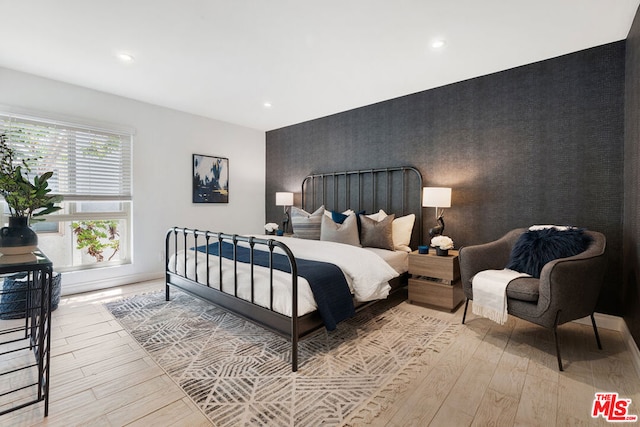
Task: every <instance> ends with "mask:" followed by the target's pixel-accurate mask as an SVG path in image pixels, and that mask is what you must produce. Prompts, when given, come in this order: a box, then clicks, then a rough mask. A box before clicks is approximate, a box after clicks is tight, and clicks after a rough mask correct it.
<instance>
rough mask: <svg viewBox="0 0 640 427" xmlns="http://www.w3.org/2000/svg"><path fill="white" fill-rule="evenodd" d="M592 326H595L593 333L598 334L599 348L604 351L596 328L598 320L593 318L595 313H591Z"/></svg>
mask: <svg viewBox="0 0 640 427" xmlns="http://www.w3.org/2000/svg"><path fill="white" fill-rule="evenodd" d="M591 324H592V325H593V332H594V333H595V334H596V342H597V343H598V348H599V349H600V350H602V343H601V342H600V335H599V334H598V327H597V326H596V319H595V318H594V317H593V313H591Z"/></svg>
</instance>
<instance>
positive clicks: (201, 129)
mask: <svg viewBox="0 0 640 427" xmlns="http://www.w3.org/2000/svg"><path fill="white" fill-rule="evenodd" d="M0 105H3V106H8V107H12V108H15V109H17V110H19V111H25V110H26V111H30V112H32V113H38V112H41V113H44V114H47V115H48V116H53V117H58V118H60V119H64V120H67V121H74V119H76V120H80V121H84V122H89V123H94V124H114V125H120V126H128V127H131V128H133V129H134V130H135V136H134V140H133V263H132V264H131V265H124V266H118V267H111V268H106V269H96V270H86V271H81V272H73V273H65V274H64V276H63V279H62V280H63V282H62V283H63V293H65V294H68V293H75V292H80V291H85V290H90V289H97V288H100V287H106V286H113V285H119V284H123V283H133V282H137V281H141V280H147V279H151V278H156V277H162V276H163V271H164V270H163V263H162V261H161V253H162V252H163V251H164V236H165V232H166V230H167V229H168V228H169V227H172V226H180V227H190V228H198V229H203V230H207V229H208V230H213V231H224V232H228V233H261V232H263V226H264V218H265V204H264V200H265V134H264V132H262V131H258V130H254V129H249V128H245V127H242V126H237V125H233V124H229V123H226V122H221V121H217V120H212V119H208V118H204V117H200V116H195V115H191V114H186V113H182V112H179V111H175V110H170V109H168V108H163V107H158V106H155V105H151V104H146V103H143V102H138V101H134V100H131V99H127V98H123V97H119V96H115V95H110V94H106V93H103V92H98V91H95V90H91V89H86V88H82V87H79V86H74V85H70V84H67V83H62V82H58V81H54V80H49V79H44V78H40V77H36V76H33V75H30V74H25V73H21V72H17V71H13V70H8V69H5V68H0ZM194 153H196V154H207V155H215V156H220V157H227V158H229V203H228V204H197V205H196V204H193V203H192V202H191V173H192V172H191V156H192V154H194ZM54 269H55V266H54Z"/></svg>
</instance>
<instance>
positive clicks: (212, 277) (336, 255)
mask: <svg viewBox="0 0 640 427" xmlns="http://www.w3.org/2000/svg"><path fill="white" fill-rule="evenodd" d="M256 237H261V238H274V239H276V240H279V241H281V242H282V243H284V244H285V245H287V246H288V247H289V249H291V251H292V252H293V254H294V256H295V257H296V258H300V259H309V260H315V261H324V262H329V263H332V264H335V265H337V266H338V267H339V268H340V269H341V270H342V272H343V274H344V276H345V278H346V280H347V283H348V285H349V288H350V289H351V293H352V294H353V295H354V296H355V299H356V301H372V300H376V299H383V298H386V297H387V296H388V295H389V290H390V289H391V287H390V286H389V283H388V282H389V280H391V279H393V278H394V277H397V276H398V272H396V270H394V269H393V268H392V267H391V266H390V265H389V264H388V263H387V262H385V261H384V260H383V259H382V258H381V257H380V256H378V255H376V254H375V253H374V252H371V251H368V250H366V249H363V248H359V247H356V246H351V245H345V244H342V243H334V242H325V241H318V240H305V239H298V238H291V237H275V236H256ZM259 246H261V245H257V246H256V249H262V248H264V249H267V248H266V247H264V246H262V248H260V247H259ZM274 252H275V253H283V252H282V251H280V250H279V249H278V248H276V250H275V251H274ZM196 256H197V257H198V258H197V260H198V261H197V265H198V269H197V275H198V277H197V278H198V280H197V281H198V282H200V283H202V284H206V283H207V266H206V254H204V253H202V252H197V254H196V252H195V251H192V250H190V251H187V266H186V271H187V274H186V277H188V278H189V279H191V280H195V278H196V277H195V276H196V275H195V273H196V272H195V268H194V266H195V262H194V260H195V257H196ZM177 258H178V262H177V264H176V262H175V255H174V256H172V257H171V259H170V261H169V270H170V271H172V272H174V273H177V274H179V275H182V276H184V275H185V265H184V251H181V252H178V256H177ZM222 263H223V277H222V283H223V285H222V290H223V291H224V292H227V293H230V294H233V293H234V281H233V261H231V260H227V259H224V258H223V260H222ZM250 271H251V270H250V268H249V265H248V264H245V263H241V262H238V291H237V296H238V297H240V298H243V299H246V300H250V299H251V285H250V283H251V279H250V277H251V276H250ZM254 281H255V286H254V289H255V290H254V292H255V293H254V302H255V303H256V304H258V305H261V306H263V307H267V308H268V307H269V302H270V291H269V273H268V269H267V268H264V267H258V266H256V267H255V270H254ZM273 282H274V285H273V286H274V292H273V308H272V309H273V310H274V311H277V312H278V313H281V314H284V315H286V316H291V301H292V299H293V298H292V294H291V276H290V275H289V274H288V273H284V272H282V271H278V270H274V271H273ZM209 285H210V286H211V287H215V288H217V289H220V286H219V269H218V256H210V257H209ZM316 308H317V306H316V302H315V300H314V299H313V294H312V292H311V288H310V287H309V283H308V282H307V281H306V280H305V279H304V278H302V277H299V278H298V315H299V316H301V315H303V314H306V313H309V312H312V311H314V310H316Z"/></svg>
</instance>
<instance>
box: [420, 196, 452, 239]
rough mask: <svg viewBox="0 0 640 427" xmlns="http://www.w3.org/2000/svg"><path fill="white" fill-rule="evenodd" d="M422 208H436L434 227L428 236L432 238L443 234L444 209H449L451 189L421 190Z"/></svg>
mask: <svg viewBox="0 0 640 427" xmlns="http://www.w3.org/2000/svg"><path fill="white" fill-rule="evenodd" d="M422 206H423V207H426V208H428V207H433V208H436V222H437V224H436V226H435V227H433V228H431V229H429V236H431V237H434V236H437V235H440V234H442V233H443V232H444V219H443V218H442V216H443V215H444V208H450V207H451V188H445V187H424V188H423V189H422ZM439 209H440V210H439Z"/></svg>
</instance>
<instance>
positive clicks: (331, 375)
mask: <svg viewBox="0 0 640 427" xmlns="http://www.w3.org/2000/svg"><path fill="white" fill-rule="evenodd" d="M105 305H106V307H107V309H108V310H109V311H110V312H111V313H112V314H113V316H114V317H115V318H116V319H117V320H118V321H119V322H120V324H121V325H122V326H123V327H124V328H125V329H126V330H127V331H128V332H129V333H130V334H131V335H132V336H133V337H135V339H136V340H137V341H138V342H139V343H140V344H141V345H142V346H143V347H144V348H145V349H146V350H147V352H149V354H150V355H151V357H152V358H153V359H154V360H155V361H156V362H157V363H158V364H159V365H160V366H161V367H162V368H163V369H164V370H165V371H166V372H167V374H169V376H171V377H172V378H173V379H174V381H176V383H177V384H179V385H180V387H181V388H182V389H183V390H184V391H185V392H186V393H187V394H188V395H189V396H190V397H191V398H192V399H193V401H194V402H195V403H196V404H197V405H198V406H199V407H200V408H201V409H202V411H203V412H204V413H205V414H207V416H208V417H209V418H210V419H211V421H212V423H213V424H214V425H216V426H239V425H268V426H310V425H319V424H323V425H327V426H331V425H340V424H343V423H344V422H345V420H347V418H348V417H350V416H353V415H354V414H355V413H356V412H357V413H358V419H360V420H366V419H367V418H369V419H370V418H371V417H373V416H375V415H376V414H377V412H376V411H378V412H379V411H380V410H382V409H383V408H384V407H385V406H386V404H388V403H389V402H392V401H393V398H394V394H395V393H397V391H398V390H400V389H401V388H402V387H403V386H404V385H405V384H406V383H407V382H409V381H410V380H411V379H412V378H413V377H414V376H415V375H413V374H415V373H416V372H417V371H419V370H420V369H421V362H420V355H421V354H423V353H424V352H439V351H441V350H442V349H443V348H444V347H445V346H447V345H448V344H449V343H450V342H451V340H452V339H453V338H454V337H455V335H456V332H457V330H458V325H452V324H450V323H449V322H446V321H443V320H440V319H436V318H431V317H426V316H421V315H418V314H415V313H412V312H409V311H405V310H402V308H401V306H397V302H396V303H395V304H394V303H392V302H389V303H386V304H384V306H382V307H380V306H376V307H370V308H367V309H365V310H363V311H361V312H359V313H358V314H357V315H356V316H355V317H354V318H352V319H349V320H347V321H345V322H342V323H340V324H339V326H338V328H337V329H336V330H335V331H332V332H327V331H326V330H324V329H323V330H319V331H317V332H315V333H314V334H312V335H310V336H309V337H307V338H305V339H304V340H302V341H301V342H300V343H299V369H298V372H296V373H294V372H292V371H291V364H290V354H291V345H290V343H289V341H287V340H285V339H284V338H282V337H280V336H278V335H276V334H273V333H271V332H268V331H266V330H264V329H262V328H260V327H258V326H256V325H254V324H253V323H251V322H247V321H245V320H242V319H240V318H238V317H236V316H234V315H232V314H230V313H227V312H226V311H224V310H222V309H219V308H217V307H215V306H213V305H211V304H208V303H206V302H204V301H201V300H199V299H197V298H194V297H191V296H189V295H187V294H185V293H182V292H179V291H177V290H172V294H171V301H169V302H166V301H165V300H164V292H158V293H153V294H148V295H141V296H135V297H132V298H130V299H127V300H122V301H116V302H111V303H108V304H105ZM381 402H382V403H381Z"/></svg>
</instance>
